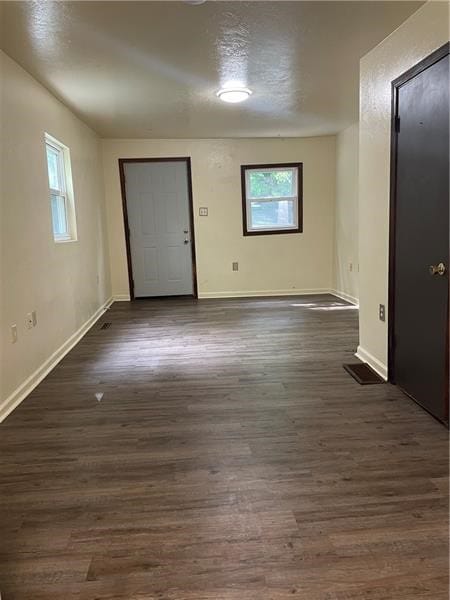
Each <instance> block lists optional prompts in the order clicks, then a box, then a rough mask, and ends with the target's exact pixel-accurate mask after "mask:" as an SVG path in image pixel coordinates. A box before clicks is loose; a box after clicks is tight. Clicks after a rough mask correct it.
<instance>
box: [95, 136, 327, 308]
mask: <svg viewBox="0 0 450 600" xmlns="http://www.w3.org/2000/svg"><path fill="white" fill-rule="evenodd" d="M173 156H190V157H191V158H192V181H193V197H194V212H195V237H196V250H197V268H198V286H199V295H200V297H215V296H239V295H251V294H255V295H260V294H262V295H264V294H285V293H300V292H308V291H324V290H329V289H330V288H331V287H332V270H333V243H334V194H335V139H334V137H316V138H303V139H252V140H250V139H239V140H237V139H235V140H231V139H230V140H103V165H104V175H105V193H106V201H107V214H108V233H109V247H110V257H111V274H112V286H113V294H114V295H115V296H116V297H127V296H128V294H129V288H128V275H127V262H126V249H125V236H124V227H123V214H122V200H121V194H120V184H119V170H118V159H119V158H132V157H173ZM294 161H295V162H297V161H299V162H303V176H304V232H303V233H302V234H298V235H294V234H289V235H272V236H254V237H244V236H243V235H242V205H241V189H240V185H241V180H240V165H241V164H257V163H277V162H278V163H279V162H294ZM200 206H206V207H208V209H209V216H208V217H199V216H198V209H199V207H200ZM233 261H238V262H239V271H238V272H233V271H232V269H231V263H232V262H233Z"/></svg>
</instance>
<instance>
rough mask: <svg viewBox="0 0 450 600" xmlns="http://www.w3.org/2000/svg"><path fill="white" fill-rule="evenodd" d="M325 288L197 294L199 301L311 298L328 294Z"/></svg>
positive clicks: (328, 291)
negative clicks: (287, 297)
mask: <svg viewBox="0 0 450 600" xmlns="http://www.w3.org/2000/svg"><path fill="white" fill-rule="evenodd" d="M330 293H332V292H331V291H330V290H329V289H327V288H317V289H310V290H308V289H306V290H296V289H289V290H253V291H244V292H240V291H233V292H199V295H198V297H199V299H206V298H258V297H260V298H265V297H272V296H312V295H315V294H330Z"/></svg>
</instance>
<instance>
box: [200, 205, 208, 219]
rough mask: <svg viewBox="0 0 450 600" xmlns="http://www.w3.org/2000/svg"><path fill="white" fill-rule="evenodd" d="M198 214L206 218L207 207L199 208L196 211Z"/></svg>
mask: <svg viewBox="0 0 450 600" xmlns="http://www.w3.org/2000/svg"><path fill="white" fill-rule="evenodd" d="M198 214H199V216H200V217H207V216H208V207H207V206H201V207H200V208H199V209H198Z"/></svg>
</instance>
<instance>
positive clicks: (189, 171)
mask: <svg viewBox="0 0 450 600" xmlns="http://www.w3.org/2000/svg"><path fill="white" fill-rule="evenodd" d="M154 162H184V163H186V170H187V186H188V201H189V226H190V229H191V260H192V283H193V296H194V298H198V287H197V261H196V255H195V230H194V200H193V195H192V169H191V158H190V157H189V156H177V157H169V158H119V175H120V191H121V194H122V211H123V224H124V228H125V244H126V249H127V264H128V283H129V287H130V298H131V300H134V299H135V296H134V280H133V264H132V262H131V245H130V226H129V224H128V210H127V193H126V187H125V168H124V166H125V164H127V163H154Z"/></svg>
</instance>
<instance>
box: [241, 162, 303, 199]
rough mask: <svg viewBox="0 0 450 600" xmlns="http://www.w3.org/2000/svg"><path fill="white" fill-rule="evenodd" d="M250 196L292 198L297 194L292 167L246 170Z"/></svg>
mask: <svg viewBox="0 0 450 600" xmlns="http://www.w3.org/2000/svg"><path fill="white" fill-rule="evenodd" d="M248 187H249V188H250V189H248V190H247V193H248V196H249V197H250V198H283V197H288V198H292V197H293V196H296V195H297V191H296V190H295V189H294V188H295V177H294V171H293V169H279V170H276V171H248Z"/></svg>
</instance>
